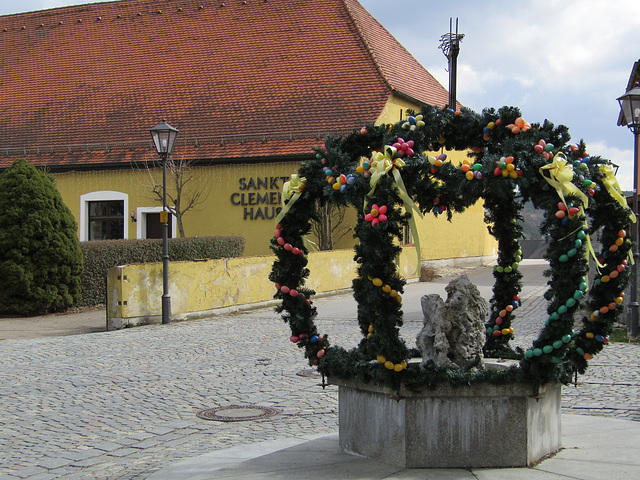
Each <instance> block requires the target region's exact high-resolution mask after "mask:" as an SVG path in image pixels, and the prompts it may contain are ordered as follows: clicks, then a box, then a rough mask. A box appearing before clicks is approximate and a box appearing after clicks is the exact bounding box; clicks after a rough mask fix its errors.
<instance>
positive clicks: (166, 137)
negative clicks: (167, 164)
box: [150, 119, 178, 155]
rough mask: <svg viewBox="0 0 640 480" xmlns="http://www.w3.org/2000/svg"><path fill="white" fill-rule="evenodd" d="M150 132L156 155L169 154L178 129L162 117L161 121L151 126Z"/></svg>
mask: <svg viewBox="0 0 640 480" xmlns="http://www.w3.org/2000/svg"><path fill="white" fill-rule="evenodd" d="M150 132H151V138H152V139H153V144H154V146H155V147H156V152H158V155H170V154H171V152H173V147H174V145H175V143H176V138H177V137H178V130H177V129H176V128H173V127H172V126H171V125H169V124H168V123H166V122H165V120H164V119H162V123H160V124H158V125H156V126H155V127H153V128H151V130H150Z"/></svg>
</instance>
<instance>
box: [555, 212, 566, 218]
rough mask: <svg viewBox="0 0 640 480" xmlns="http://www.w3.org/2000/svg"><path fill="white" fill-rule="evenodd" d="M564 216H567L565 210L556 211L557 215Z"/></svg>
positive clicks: (558, 216)
mask: <svg viewBox="0 0 640 480" xmlns="http://www.w3.org/2000/svg"><path fill="white" fill-rule="evenodd" d="M564 216H565V213H564V211H563V210H558V211H557V212H556V217H557V218H564Z"/></svg>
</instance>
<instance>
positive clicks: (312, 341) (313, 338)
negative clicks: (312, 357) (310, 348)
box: [309, 335, 320, 343]
mask: <svg viewBox="0 0 640 480" xmlns="http://www.w3.org/2000/svg"><path fill="white" fill-rule="evenodd" d="M319 340H320V339H319V338H318V336H317V335H314V336H313V337H311V338H310V339H309V341H310V342H311V343H318V341H319Z"/></svg>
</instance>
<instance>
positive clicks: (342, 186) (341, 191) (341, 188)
mask: <svg viewBox="0 0 640 480" xmlns="http://www.w3.org/2000/svg"><path fill="white" fill-rule="evenodd" d="M346 191H347V186H346V185H340V193H344V192H346Z"/></svg>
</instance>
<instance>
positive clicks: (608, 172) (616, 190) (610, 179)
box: [600, 165, 636, 223]
mask: <svg viewBox="0 0 640 480" xmlns="http://www.w3.org/2000/svg"><path fill="white" fill-rule="evenodd" d="M600 173H602V174H603V175H604V178H603V179H602V184H603V185H604V188H606V189H607V192H609V195H611V197H613V198H614V199H615V200H617V201H618V203H619V204H620V205H622V206H623V207H624V208H629V205H628V204H627V199H626V198H625V197H624V196H623V195H622V189H621V188H620V185H619V184H618V179H617V178H616V175H615V173H613V166H611V165H600ZM630 213H631V215H630V218H631V221H632V222H633V223H636V216H635V215H634V213H633V212H630Z"/></svg>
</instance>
